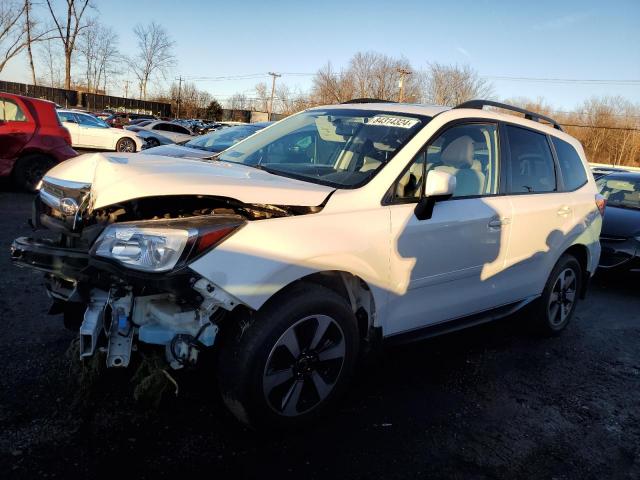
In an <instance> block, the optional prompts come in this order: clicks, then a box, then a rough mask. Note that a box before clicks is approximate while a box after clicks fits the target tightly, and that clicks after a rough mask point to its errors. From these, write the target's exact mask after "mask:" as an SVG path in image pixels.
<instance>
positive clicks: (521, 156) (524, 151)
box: [505, 125, 556, 193]
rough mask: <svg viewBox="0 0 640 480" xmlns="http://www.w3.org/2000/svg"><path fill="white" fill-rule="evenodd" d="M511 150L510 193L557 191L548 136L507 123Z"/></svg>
mask: <svg viewBox="0 0 640 480" xmlns="http://www.w3.org/2000/svg"><path fill="white" fill-rule="evenodd" d="M505 128H506V131H507V138H508V144H509V150H510V153H511V155H510V162H509V163H510V164H509V185H510V187H509V188H510V193H539V192H554V191H555V190H556V173H555V166H554V163H553V156H552V155H551V148H550V147H549V142H548V140H547V136H546V135H543V134H541V133H537V132H534V131H532V130H526V129H524V128H519V127H514V126H511V125H507V126H506V127H505Z"/></svg>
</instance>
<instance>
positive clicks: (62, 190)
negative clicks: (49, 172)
mask: <svg viewBox="0 0 640 480" xmlns="http://www.w3.org/2000/svg"><path fill="white" fill-rule="evenodd" d="M90 189H91V185H90V184H87V183H81V182H70V181H66V180H59V179H55V178H51V177H46V176H45V178H44V179H43V181H42V186H41V187H40V193H39V200H40V205H41V206H40V209H39V212H38V216H39V217H40V218H38V219H35V218H34V220H35V221H36V224H41V225H43V226H45V227H48V228H52V227H53V228H54V229H55V230H59V229H60V227H62V226H63V225H64V230H74V231H75V230H76V229H77V228H79V227H80V225H79V223H78V219H79V217H81V214H82V212H81V211H80V212H79V215H68V214H65V213H64V212H63V210H62V208H61V201H62V200H63V199H73V200H74V201H75V202H76V204H77V205H78V206H80V207H83V206H84V205H85V204H86V197H87V195H88V193H89V190H90ZM47 218H52V219H55V220H56V221H57V222H54V223H51V222H49V221H47Z"/></svg>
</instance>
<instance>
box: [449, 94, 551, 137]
mask: <svg viewBox="0 0 640 480" xmlns="http://www.w3.org/2000/svg"><path fill="white" fill-rule="evenodd" d="M486 106H489V107H498V108H502V109H504V110H511V111H513V112H518V113H522V114H524V118H526V119H527V120H533V121H534V122H539V121H540V120H544V121H545V122H549V123H550V124H551V125H553V128H556V129H558V130H560V131H561V132H562V131H563V130H562V127H561V126H560V124H559V123H558V122H556V121H555V120H554V119H553V118H550V117H547V116H546V115H541V114H539V113H535V112H531V111H529V110H526V109H524V108H520V107H514V106H513V105H509V104H507V103H500V102H494V101H493V100H469V101H468V102H462V103H461V104H460V105H456V106H455V107H453V108H476V109H478V110H482V108H483V107H486Z"/></svg>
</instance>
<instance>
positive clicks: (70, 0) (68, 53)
mask: <svg viewBox="0 0 640 480" xmlns="http://www.w3.org/2000/svg"><path fill="white" fill-rule="evenodd" d="M66 4H67V9H66V13H65V16H60V17H58V15H56V13H55V12H54V8H53V6H52V5H51V0H47V7H49V13H51V18H52V19H53V22H54V24H55V27H56V30H57V32H58V37H57V38H59V39H60V41H61V42H62V45H63V50H64V88H66V89H69V88H71V62H72V57H73V52H74V51H75V48H76V41H77V39H78V35H79V34H80V32H81V31H82V30H84V29H85V28H87V27H88V26H89V24H90V22H89V21H83V20H82V17H83V16H84V14H85V12H86V10H87V7H89V0H66Z"/></svg>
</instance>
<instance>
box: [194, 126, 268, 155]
mask: <svg viewBox="0 0 640 480" xmlns="http://www.w3.org/2000/svg"><path fill="white" fill-rule="evenodd" d="M258 130H261V128H260V127H256V126H254V125H240V126H237V127H229V128H223V129H222V130H216V131H215V132H211V133H208V134H206V135H202V136H201V137H198V138H196V139H194V140H189V141H188V142H187V143H185V144H184V145H185V147H191V148H198V149H200V150H207V151H209V152H213V153H217V152H221V151H223V150H226V149H227V148H229V147H230V146H231V145H235V144H236V143H238V142H239V141H240V140H244V139H245V138H247V137H248V136H249V135H253V134H254V133H256V132H257V131H258Z"/></svg>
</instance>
